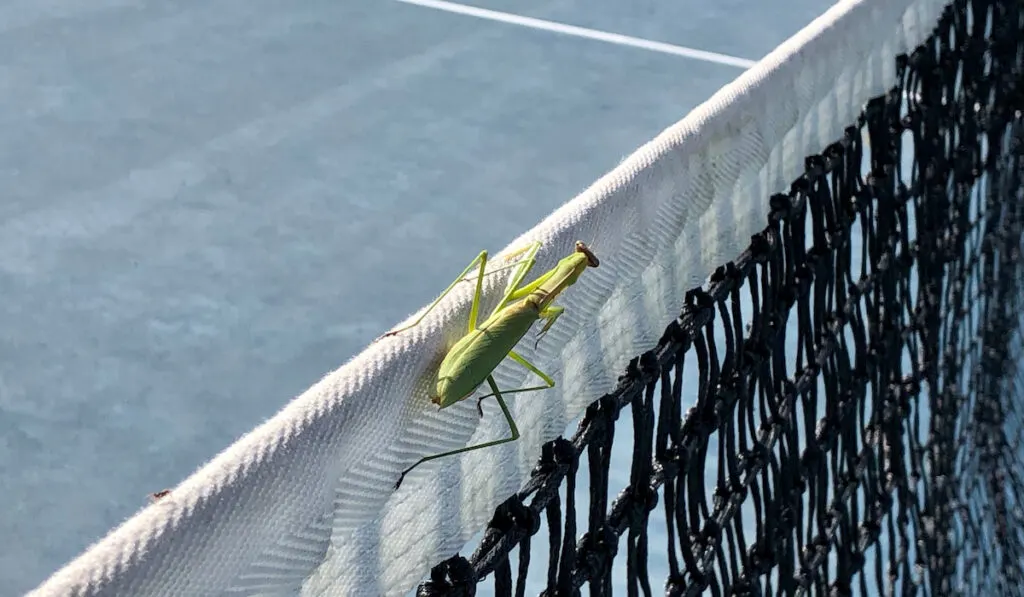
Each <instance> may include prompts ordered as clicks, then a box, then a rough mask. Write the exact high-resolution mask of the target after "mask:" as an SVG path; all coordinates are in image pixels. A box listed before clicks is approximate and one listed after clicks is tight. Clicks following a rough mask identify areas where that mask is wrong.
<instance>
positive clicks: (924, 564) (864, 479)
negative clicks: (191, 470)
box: [418, 1, 1024, 596]
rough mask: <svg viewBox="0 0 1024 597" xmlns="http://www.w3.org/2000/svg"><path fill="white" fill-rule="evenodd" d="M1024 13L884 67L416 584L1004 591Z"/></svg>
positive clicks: (1016, 474)
mask: <svg viewBox="0 0 1024 597" xmlns="http://www.w3.org/2000/svg"><path fill="white" fill-rule="evenodd" d="M1022 18H1024V12H1022V4H1021V3H1020V2H984V1H960V2H956V3H954V4H953V5H952V6H950V7H949V8H948V9H947V10H946V11H945V12H944V13H943V15H942V17H941V20H940V21H939V23H938V25H937V27H936V29H935V31H934V33H933V34H932V35H931V36H930V37H929V38H928V39H927V40H926V41H925V43H923V44H922V45H921V46H919V47H918V48H915V49H914V50H913V51H912V52H910V53H909V54H901V55H899V56H894V57H893V58H892V59H893V61H894V63H895V64H896V65H897V76H896V81H897V84H896V85H895V86H894V87H893V88H891V89H889V90H888V91H887V92H886V93H885V94H884V95H880V96H878V97H875V98H872V99H871V100H870V101H869V102H868V103H867V105H866V107H865V108H864V111H863V113H862V114H861V115H860V117H859V118H858V120H857V122H856V123H851V126H850V127H849V128H847V129H846V130H845V131H844V134H843V137H842V138H841V139H838V140H837V141H836V142H835V143H833V144H831V145H828V146H827V147H823V148H822V151H821V153H818V154H815V155H810V156H808V157H807V158H806V169H805V172H804V173H803V174H802V175H801V176H800V177H799V178H798V179H797V180H795V181H794V182H793V183H792V185H790V189H789V191H788V192H787V193H782V194H776V195H772V196H770V197H765V201H766V202H768V203H769V205H770V206H771V213H770V214H769V217H768V221H767V222H765V228H764V230H763V231H762V232H760V233H759V234H757V235H755V236H754V237H753V238H752V239H751V243H750V246H749V247H748V248H747V250H746V251H745V252H744V253H743V254H742V255H739V256H738V257H737V259H736V260H734V261H729V262H728V263H726V264H724V265H723V266H721V267H719V268H718V269H717V270H716V271H715V272H714V274H713V275H712V276H711V278H710V280H709V281H708V283H707V284H706V285H703V286H701V287H697V288H694V289H692V290H691V291H690V292H689V293H687V294H686V296H685V300H683V301H681V303H682V311H681V314H680V315H679V317H678V319H676V320H675V321H673V322H672V323H671V324H670V325H669V326H668V327H667V328H666V329H665V332H664V335H663V336H662V338H661V341H660V342H659V343H658V345H657V347H656V348H654V349H652V350H650V351H647V352H644V353H643V354H642V355H640V356H639V357H637V358H636V359H634V360H633V361H632V362H631V363H630V365H629V368H628V369H627V370H626V372H625V374H624V375H623V376H622V377H621V378H620V380H619V386H618V388H617V389H616V390H615V391H614V392H612V393H609V394H607V395H605V396H604V397H602V398H601V399H600V400H599V401H597V402H596V403H594V404H593V405H592V406H590V407H589V408H588V410H587V412H586V415H585V417H584V419H583V421H582V422H581V423H580V424H579V426H578V428H577V430H576V432H575V434H574V435H572V437H571V439H562V438H559V439H557V440H555V441H552V442H549V443H548V444H546V445H545V446H544V453H543V456H542V458H541V459H540V461H539V462H538V464H537V467H536V468H535V469H534V470H533V472H532V474H531V476H530V479H529V481H528V482H527V483H526V485H525V487H524V488H523V489H522V490H521V491H519V492H518V493H516V494H515V495H514V496H512V497H511V498H510V499H508V500H507V501H505V502H504V503H503V504H502V505H501V506H500V507H499V508H498V509H497V511H496V512H495V514H494V517H493V519H492V520H491V522H490V524H489V527H488V529H487V531H486V533H485V535H484V537H483V540H482V542H481V544H480V545H479V547H478V548H477V550H476V552H475V554H474V555H473V556H472V558H470V559H466V558H463V557H460V556H455V557H453V558H450V559H448V560H446V561H445V562H443V563H441V564H440V565H438V566H437V567H435V568H434V569H433V572H432V578H431V580H429V581H428V582H425V583H423V584H421V585H420V590H419V593H418V594H419V595H424V596H425V595H431V596H440V595H470V594H473V593H474V589H472V588H470V586H469V585H472V584H473V583H476V582H478V581H480V580H481V579H482V578H483V577H485V576H488V575H491V576H492V577H493V582H494V593H495V594H497V595H512V594H516V595H523V594H524V593H525V592H527V591H526V589H533V590H529V591H528V592H529V593H530V594H536V593H538V592H541V593H542V594H545V595H571V594H576V593H575V592H576V591H577V590H578V589H580V588H581V587H582V586H583V585H589V588H590V590H591V594H592V595H595V594H596V595H605V594H613V593H614V594H629V595H636V594H638V592H639V591H642V592H643V593H644V594H646V595H650V594H652V584H651V578H650V576H651V574H650V570H651V569H652V567H651V566H650V564H649V560H651V559H660V560H663V561H662V562H659V564H658V565H657V566H656V568H657V569H659V570H663V571H665V572H666V573H667V574H666V575H665V576H666V577H665V578H661V579H660V581H661V582H662V583H664V588H665V590H666V594H668V595H689V596H696V595H702V594H708V592H710V594H712V595H772V594H778V595H803V594H814V595H830V596H832V595H850V594H854V593H856V594H861V595H872V594H874V595H913V594H921V595H1020V594H1024V585H1022V582H1021V581H1022V578H1021V577H1022V572H1024V532H1022V526H1021V525H1022V522H1024V520H1022V518H1024V514H1022V509H1021V503H1020V501H1019V500H1020V499H1021V497H1022V496H1024V494H1022V490H1024V484H1022V476H1021V473H1020V471H1021V465H1022V463H1024V450H1022V444H1021V434H1022V431H1024V428H1022V426H1021V419H1020V409H1019V406H1018V405H1019V403H1020V400H1021V398H1022V395H1021V391H1020V390H1021V386H1020V381H1021V377H1020V375H1019V367H1020V363H1021V351H1020V348H1021V342H1020V340H1021V325H1022V323H1021V322H1022V320H1024V316H1022V313H1021V310H1020V306H1021V292H1022V280H1024V278H1022V275H1021V270H1022V267H1024V261H1022V260H1021V250H1022V244H1021V230H1022V225H1024V219H1022V212H1024V202H1022V200H1024V196H1022V186H1021V176H1022V166H1024V121H1022V118H1021V112H1020V110H1021V109H1022V108H1024V102H1022V99H1024V97H1022V95H1021V91H1022V89H1024V88H1022V83H1024V81H1022V79H1021V75H1022V69H1024V63H1022V57H1024V54H1022V50H1024V45H1022V42H1024V29H1022V24H1024V21H1022ZM691 368H695V369H696V373H695V375H694V376H695V378H696V380H695V381H696V383H695V384H693V383H689V381H690V380H687V375H686V373H687V372H688V370H689V369H691ZM684 389H692V390H695V391H684ZM624 409H626V410H628V411H629V414H630V415H631V417H630V420H631V422H632V425H628V424H627V425H626V426H625V428H623V426H622V425H617V423H616V421H617V419H618V418H619V416H620V412H621V411H623V410H624ZM622 434H626V435H627V436H628V437H629V439H631V440H632V441H631V446H630V449H631V451H632V453H631V458H629V460H628V461H629V462H630V470H629V475H628V484H627V485H626V487H625V488H624V489H623V490H622V491H620V492H618V494H617V495H613V492H612V491H611V490H610V487H609V486H610V476H611V475H610V472H611V469H612V468H613V466H614V465H613V462H615V459H614V458H613V457H612V454H613V452H614V450H613V442H614V441H615V440H616V439H617V438H619V436H620V435H622ZM584 463H585V464H584ZM581 466H586V467H587V473H588V475H587V476H588V478H589V480H588V481H587V482H584V483H581V482H580V480H579V468H580V467H581ZM560 490H561V491H560ZM578 494H584V495H578ZM581 501H582V502H583V503H585V504H586V505H585V506H580V505H578V504H579V503H580V502H581ZM658 509H660V510H661V512H660V514H661V516H660V518H659V520H657V521H656V522H653V523H652V514H653V513H654V511H655V510H658ZM581 519H582V521H581ZM652 524H656V525H658V526H659V527H664V528H665V529H666V531H665V532H662V533H659V535H660V536H659V537H658V540H654V539H652V538H651V534H652V533H651V526H652ZM542 525H543V526H546V528H545V531H546V532H545V533H544V534H545V535H546V536H547V537H546V538H547V541H546V542H545V541H538V540H537V539H535V537H537V536H538V535H537V533H538V531H540V530H541V527H542ZM577 531H583V535H582V538H579V539H578V540H577ZM623 538H625V542H623V540H622V539H623ZM538 542H539V543H541V546H540V547H537V546H536V545H535V543H538ZM544 543H546V545H544ZM538 550H542V551H541V553H539V554H538V553H537V551H538ZM616 556H618V557H620V558H623V559H625V560H626V563H625V566H624V568H625V570H624V572H625V574H624V575H623V574H614V572H615V569H614V566H613V563H614V561H615V558H616ZM513 561H515V563H516V566H515V568H516V570H515V572H514V573H513ZM534 563H536V567H537V568H540V569H541V570H542V572H541V573H540V574H539V575H535V576H532V577H531V575H530V571H531V564H534ZM538 578H539V579H540V580H538ZM530 580H533V583H532V584H531V583H529V582H528V581H530ZM622 585H625V587H626V591H625V592H617V591H614V590H613V589H615V588H619V589H621V588H622ZM536 589H540V591H538V590H536Z"/></svg>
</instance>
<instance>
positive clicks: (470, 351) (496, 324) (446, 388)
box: [381, 241, 600, 489]
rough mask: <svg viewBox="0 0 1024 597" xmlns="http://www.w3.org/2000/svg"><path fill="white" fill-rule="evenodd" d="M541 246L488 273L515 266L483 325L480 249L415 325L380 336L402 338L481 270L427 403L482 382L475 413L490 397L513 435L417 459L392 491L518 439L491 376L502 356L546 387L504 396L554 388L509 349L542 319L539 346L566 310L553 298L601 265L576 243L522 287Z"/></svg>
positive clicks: (466, 392)
mask: <svg viewBox="0 0 1024 597" xmlns="http://www.w3.org/2000/svg"><path fill="white" fill-rule="evenodd" d="M540 246H541V245H540V243H539V242H534V243H531V244H529V245H527V246H526V247H524V248H523V249H520V250H518V251H514V252H512V253H510V254H509V255H508V256H506V257H505V259H504V261H505V263H504V265H501V266H499V267H497V268H495V269H494V270H492V272H491V273H494V272H497V271H500V270H503V269H508V268H511V267H519V270H518V271H517V272H516V273H515V274H514V275H513V277H512V280H511V281H510V283H509V286H508V290H507V291H506V292H505V294H504V295H503V296H502V298H501V301H500V302H499V303H498V305H497V306H496V307H495V308H494V310H493V311H492V312H491V314H490V315H489V316H488V317H487V319H486V320H484V322H483V323H480V324H479V325H478V316H479V311H480V298H481V294H482V290H483V278H484V273H485V272H484V270H485V269H486V267H487V251H481V253H480V254H479V255H478V256H477V257H476V259H474V260H473V261H472V262H470V264H469V266H468V267H466V269H465V270H463V272H462V273H461V274H460V275H459V277H458V278H456V279H455V281H454V282H452V283H451V285H450V286H448V288H447V289H445V291H444V292H443V293H441V296H439V297H438V298H437V299H436V300H435V301H434V302H433V303H431V304H430V306H428V307H427V309H426V311H424V312H423V314H421V315H420V316H419V317H418V318H417V319H416V321H414V322H412V323H411V324H409V325H407V326H404V327H402V328H399V329H397V330H393V331H390V332H388V333H386V334H384V336H381V337H382V338H383V337H387V336H393V335H395V334H400V333H402V332H403V331H405V330H408V329H410V328H412V327H415V326H416V325H418V324H419V323H420V322H421V321H423V318H424V317H426V316H427V314H428V313H430V311H431V310H432V309H433V308H434V307H436V306H437V304H438V303H440V302H441V299H443V298H444V297H445V295H447V294H448V293H449V292H451V291H452V289H454V288H455V286H456V285H457V284H458V283H459V282H461V281H463V278H465V277H466V275H467V274H469V273H470V272H471V271H472V270H473V268H474V267H477V268H479V273H478V275H477V277H476V292H475V293H474V294H473V302H472V306H471V307H470V310H469V330H468V332H467V333H466V335H465V336H463V337H462V338H461V339H460V340H459V341H458V342H456V343H455V344H454V345H453V346H452V347H451V349H450V350H449V351H448V353H447V355H446V356H445V358H444V360H443V361H441V366H440V368H439V370H438V373H437V383H436V385H435V390H434V394H433V395H432V396H431V398H430V401H431V402H433V403H434V404H436V405H438V407H439V408H442V409H444V408H447V407H449V406H451V405H453V404H457V403H459V402H461V401H463V400H465V399H466V398H469V397H470V396H471V395H472V394H473V392H475V391H476V389H477V388H479V387H480V386H481V385H482V384H483V383H484V382H485V381H486V382H487V385H488V386H489V387H490V389H491V393H490V394H486V395H484V396H481V397H480V398H479V400H478V401H477V410H478V411H479V412H480V415H481V416H483V409H482V406H481V403H482V402H483V400H484V398H489V397H491V396H494V398H495V399H496V400H497V401H498V406H499V407H501V412H502V413H503V414H504V415H505V420H506V421H507V422H508V427H509V430H510V431H511V432H512V435H511V437H507V438H504V439H499V440H494V441H489V442H484V443H482V444H477V445H474V446H467V447H465V448H460V449H458V450H451V451H449V452H442V453H441V454H435V455H433V456H427V457H425V458H421V459H420V460H418V461H416V463H415V464H413V465H412V466H410V467H409V468H407V469H405V470H404V471H402V475H401V476H400V477H399V478H398V482H397V483H395V489H398V487H400V486H401V485H402V481H403V480H404V479H405V476H406V475H407V474H408V473H409V472H410V471H412V470H413V469H414V468H416V467H417V466H419V465H421V464H423V463H424V462H428V461H431V460H436V459H438V458H443V457H445V456H453V455H455V454H461V453H463V452H469V451H472V450H481V449H483V448H489V447H492V446H498V445H501V444H504V443H508V442H514V441H516V440H517V439H519V428H518V427H516V422H515V420H514V419H513V418H512V413H511V412H509V409H508V405H506V404H505V400H504V398H503V393H502V391H501V390H499V389H498V385H497V384H496V383H495V381H494V376H493V373H494V370H495V369H496V368H497V367H498V365H499V364H501V362H502V361H503V360H505V357H508V358H510V359H512V360H513V361H515V362H517V363H519V364H520V365H522V366H523V367H525V368H526V369H527V370H529V371H530V372H531V373H534V374H535V375H537V377H539V378H541V379H542V380H543V381H544V385H542V386H534V387H529V388H520V389H518V390H509V391H506V392H504V394H515V393H520V392H533V391H538V390H546V389H550V388H553V387H555V382H554V380H553V379H551V377H550V376H548V375H546V374H545V373H544V372H542V371H541V370H540V369H538V368H537V367H536V366H534V365H533V364H532V363H530V362H529V361H527V360H526V359H524V358H523V357H522V356H520V355H519V354H518V353H516V352H515V350H513V349H514V348H515V347H516V345H517V344H519V341H520V340H522V339H523V336H525V335H526V333H527V332H528V331H529V330H530V328H531V327H532V326H533V324H534V323H536V322H537V321H538V320H540V319H543V320H545V323H544V327H543V328H542V329H541V331H540V333H539V334H538V336H537V342H538V343H539V342H540V339H541V338H542V337H543V336H544V334H546V333H547V331H548V330H550V329H551V326H552V325H554V324H555V321H556V320H557V319H558V317H559V316H560V315H561V314H562V313H563V312H564V311H565V309H564V308H563V307H558V306H555V305H553V304H552V303H553V302H554V300H555V299H556V298H558V296H559V295H560V294H561V293H562V292H564V291H565V290H566V289H567V288H569V287H570V286H572V285H573V284H575V283H576V280H578V279H579V277H580V275H582V274H583V272H584V271H585V270H586V269H587V268H588V267H597V266H598V265H599V264H600V261H599V260H598V258H597V256H596V255H594V253H593V252H592V251H591V250H590V249H589V248H588V247H587V245H585V244H584V243H582V242H580V241H577V242H576V248H575V250H574V251H573V252H572V253H571V254H570V255H569V256H568V257H564V258H563V259H562V260H561V261H559V262H558V264H557V265H555V267H553V268H551V269H550V270H548V271H547V272H544V273H543V274H541V275H540V276H538V277H537V279H536V280H534V281H533V282H530V283H529V284H526V285H523V286H520V284H522V283H523V279H524V278H525V277H526V275H527V274H528V273H529V271H530V269H531V268H533V265H534V263H535V262H536V261H535V257H536V255H537V251H538V250H539V249H540ZM524 253H525V255H524V256H523V258H522V259H521V260H520V261H518V262H516V263H512V264H509V262H510V261H512V260H513V259H514V258H515V257H516V256H518V255H523V254H524Z"/></svg>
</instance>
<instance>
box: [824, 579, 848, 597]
mask: <svg viewBox="0 0 1024 597" xmlns="http://www.w3.org/2000/svg"><path fill="white" fill-rule="evenodd" d="M828 597H853V588H852V587H851V586H850V583H849V582H848V581H845V580H837V581H835V582H834V583H832V584H831V585H829V587H828Z"/></svg>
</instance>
